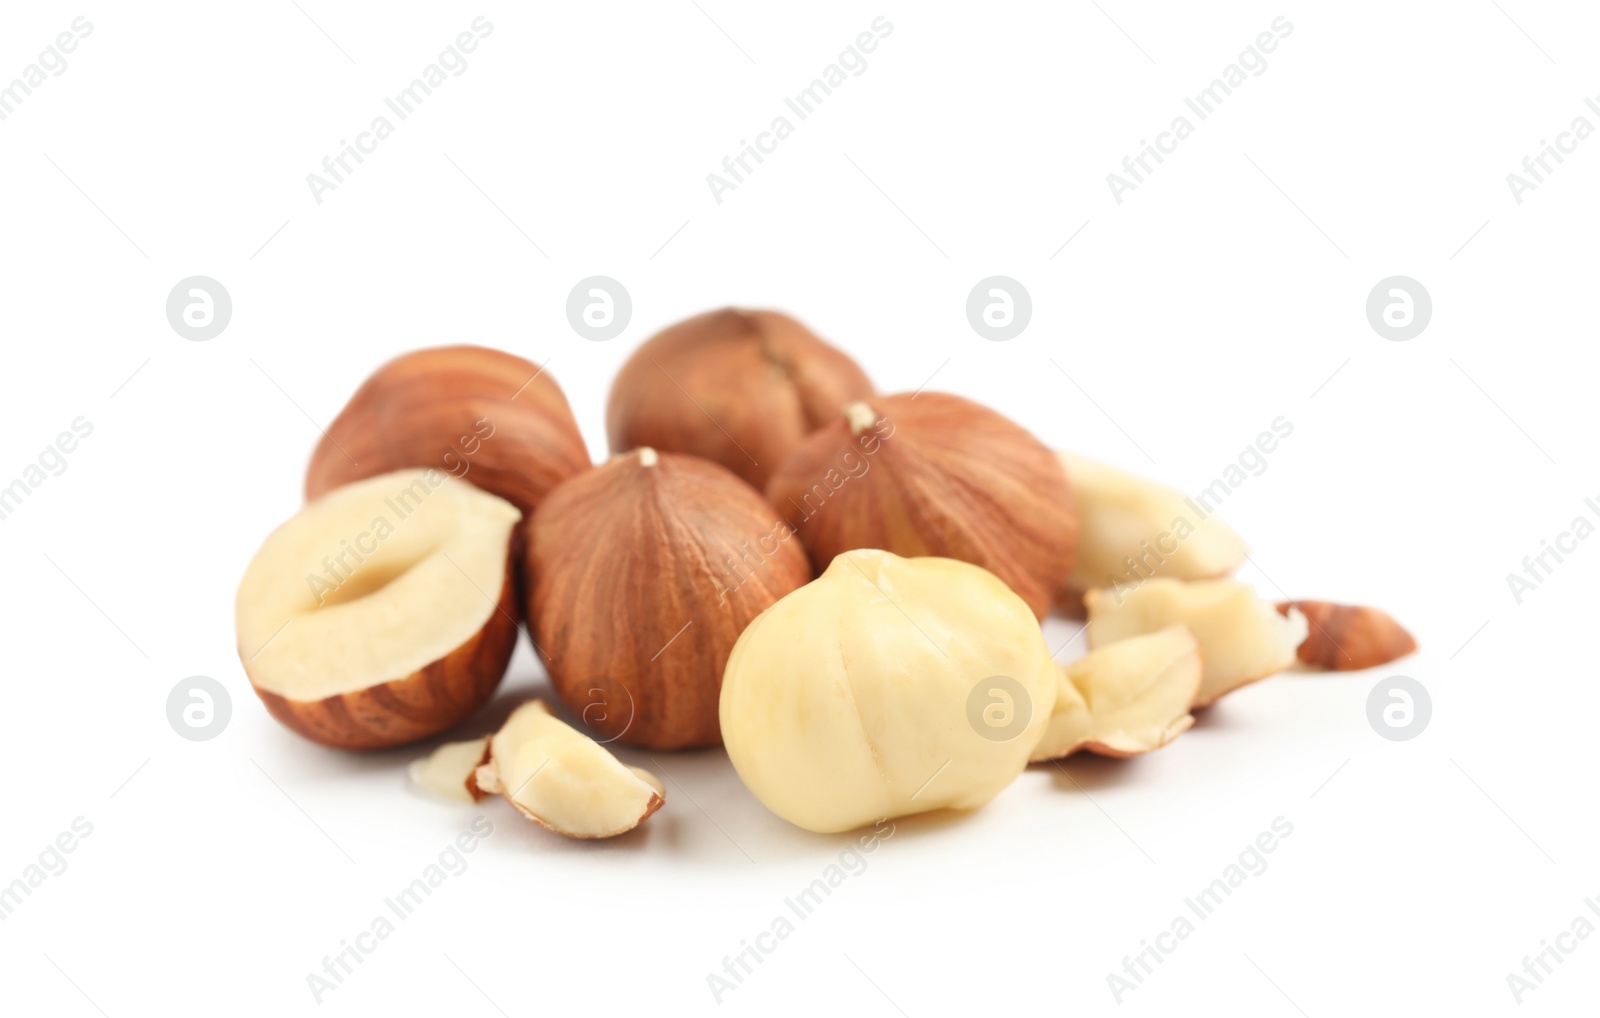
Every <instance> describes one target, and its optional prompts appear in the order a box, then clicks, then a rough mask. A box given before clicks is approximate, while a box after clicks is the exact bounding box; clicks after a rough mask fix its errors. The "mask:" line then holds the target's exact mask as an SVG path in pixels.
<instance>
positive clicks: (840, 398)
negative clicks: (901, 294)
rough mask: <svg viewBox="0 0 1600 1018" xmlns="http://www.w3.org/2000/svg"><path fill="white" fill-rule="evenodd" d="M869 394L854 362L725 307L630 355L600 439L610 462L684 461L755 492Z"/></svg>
mask: <svg viewBox="0 0 1600 1018" xmlns="http://www.w3.org/2000/svg"><path fill="white" fill-rule="evenodd" d="M870 395H872V383H871V382H870V381H869V380H868V379H867V376H866V375H865V374H864V373H863V372H862V370H861V368H860V367H858V366H857V365H856V362H855V361H853V360H851V359H850V358H849V357H848V356H846V355H845V354H844V353H843V352H842V351H840V350H837V349H835V348H834V347H832V346H829V345H828V344H827V343H824V342H823V341H822V340H820V339H818V338H817V337H816V336H815V335H814V334H813V333H812V332H811V330H809V329H807V328H806V327H805V326H804V325H801V324H800V323H799V322H797V321H795V320H794V319H793V318H790V317H789V316H788V315H784V314H779V313H778V312H776V311H740V310H737V309H734V308H724V309H723V310H720V311H710V312H707V313H705V314H702V315H696V316H695V317H693V318H690V319H688V320H687V321H683V322H679V323H678V324H676V325H673V326H671V327H669V328H667V329H665V330H663V331H662V332H659V333H657V334H656V335H655V336H653V337H651V338H650V339H649V340H647V341H646V342H645V343H644V344H643V345H642V346H640V347H639V349H638V350H636V351H634V353H633V356H632V357H630V358H628V362H627V363H626V364H624V365H623V366H622V370H621V371H619V372H618V373H617V377H616V381H614V382H612V384H611V399H610V401H609V402H608V403H607V406H606V433H607V435H608V436H609V437H610V440H611V451H612V452H613V453H620V452H626V451H628V450H629V449H636V448H638V447H640V446H650V447H652V448H655V449H659V450H661V451H663V452H681V453H690V454H692V455H695V456H699V457H701V458H703V459H708V460H711V461H712V462H714V463H720V464H722V465H723V466H724V467H727V468H728V469H729V470H731V471H733V472H734V473H736V474H738V475H739V476H740V477H742V478H744V479H745V480H746V481H748V482H749V483H750V484H752V485H754V486H756V487H757V488H761V487H764V486H765V485H766V483H767V478H768V477H770V476H771V474H772V472H773V471H774V470H776V469H777V467H778V465H779V464H781V463H782V462H783V461H784V459H786V458H787V457H788V455H789V453H790V452H791V451H792V450H793V449H794V446H795V444H796V443H798V442H799V441H800V439H802V438H804V437H805V436H806V435H807V434H809V433H810V432H811V431H813V430H815V429H816V428H817V427H819V426H820V425H822V424H824V423H826V422H828V421H830V420H832V419H833V416H834V414H836V413H838V411H839V408H840V407H841V406H844V405H845V404H846V403H848V402H850V401H851V400H857V399H865V398H866V397H868V396H870Z"/></svg>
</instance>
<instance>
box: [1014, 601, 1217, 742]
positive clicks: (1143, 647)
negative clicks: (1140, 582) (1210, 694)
mask: <svg viewBox="0 0 1600 1018" xmlns="http://www.w3.org/2000/svg"><path fill="white" fill-rule="evenodd" d="M1204 667H1205V661H1204V658H1203V657H1202V655H1201V653H1200V644H1199V642H1198V641H1197V640H1196V639H1195V638H1194V634H1193V633H1191V632H1189V630H1188V628H1187V627H1186V626H1182V625H1172V626H1168V627H1167V628H1165V629H1162V630H1159V631H1157V632H1154V633H1146V634H1145V635H1143V636H1133V637H1129V638H1128V639H1126V640H1119V641H1118V642H1116V643H1113V644H1110V645H1109V646H1105V647H1101V648H1100V649H1099V650H1095V651H1091V652H1089V653H1088V654H1086V655H1085V656H1083V657H1081V658H1079V659H1078V660H1076V661H1074V662H1072V663H1071V664H1067V665H1062V666H1060V668H1061V670H1060V674H1059V677H1058V681H1057V685H1056V707H1055V710H1054V711H1053V712H1052V713H1051V715H1050V724H1049V726H1048V727H1047V728H1046V729H1045V733H1044V737H1043V738H1041V739H1040V740H1039V745H1038V746H1037V747H1035V748H1034V751H1033V755H1032V756H1031V757H1029V760H1030V761H1031V762H1035V763H1037V762H1039V761H1041V760H1057V759H1060V758H1061V757H1064V756H1069V755H1071V754H1072V753H1075V752H1077V751H1078V750H1080V749H1083V750H1088V751H1089V752H1091V753H1098V754H1100V755H1101V756H1115V757H1128V756H1138V755H1139V754H1141V753H1148V752H1150V751H1151V750H1156V749H1160V748H1161V747H1162V746H1165V745H1166V744H1167V743H1169V742H1171V741H1172V740H1173V739H1175V738H1177V737H1178V736H1179V735H1180V734H1182V733H1183V732H1185V731H1187V730H1188V729H1189V726H1191V725H1193V724H1194V717H1193V715H1191V714H1190V713H1189V705H1190V703H1191V702H1193V700H1194V698H1195V694H1196V693H1198V692H1199V690H1200V680H1201V676H1202V674H1203V672H1204Z"/></svg>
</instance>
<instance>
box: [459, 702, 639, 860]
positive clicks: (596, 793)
mask: <svg viewBox="0 0 1600 1018" xmlns="http://www.w3.org/2000/svg"><path fill="white" fill-rule="evenodd" d="M476 780H477V783H478V787H479V788H481V789H482V790H483V791H485V792H497V793H499V794H501V795H503V796H505V798H506V801H507V802H509V803H511V805H512V806H514V807H516V809H517V812H519V813H521V814H522V815H523V816H525V817H527V818H528V819H529V820H532V821H533V822H535V823H537V824H539V825H540V826H541V827H544V828H545V829H547V830H551V831H554V832H555V833H557V834H565V835H566V836H567V837H569V838H611V837H615V836H616V835H618V834H623V833H626V832H627V831H631V830H633V829H634V828H635V827H637V826H639V824H640V823H642V822H643V821H644V819H645V818H646V817H648V816H649V815H650V814H652V813H654V812H655V811H656V810H658V809H660V808H661V804H662V803H663V802H664V801H666V790H665V788H664V786H663V785H662V784H661V782H660V781H659V780H657V779H655V778H654V776H653V775H649V774H646V773H645V772H643V771H641V770H639V769H638V768H636V767H629V766H627V765H626V764H624V763H622V761H620V760H618V759H617V758H616V757H614V756H612V755H611V753H610V751H608V750H607V749H606V748H605V747H604V746H602V745H600V744H599V743H598V742H595V741H594V740H593V739H591V738H589V737H588V736H587V735H584V734H583V733H582V732H579V731H578V730H577V729H575V728H572V727H571V726H570V725H567V724H565V723H564V722H562V721H561V720H560V719H559V718H557V717H556V716H555V715H553V714H551V713H550V708H549V707H547V706H546V705H545V703H544V701H543V700H529V701H528V702H527V703H525V704H523V705H522V706H521V707H518V708H517V709H516V710H515V711H514V712H513V713H512V715H511V717H509V718H507V719H506V723H505V724H504V725H503V726H502V727H501V729H500V730H499V731H498V732H496V733H495V734H494V735H493V736H492V737H491V738H490V739H489V757H488V760H486V761H485V762H484V763H483V765H482V766H480V767H479V768H478V769H477V771H476Z"/></svg>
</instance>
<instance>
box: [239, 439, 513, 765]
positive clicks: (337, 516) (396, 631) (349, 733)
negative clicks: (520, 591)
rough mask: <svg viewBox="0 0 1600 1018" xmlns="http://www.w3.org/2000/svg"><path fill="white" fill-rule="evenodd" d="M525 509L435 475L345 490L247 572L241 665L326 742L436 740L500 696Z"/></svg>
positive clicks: (295, 523) (359, 744) (303, 730)
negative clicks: (498, 688) (496, 691)
mask: <svg viewBox="0 0 1600 1018" xmlns="http://www.w3.org/2000/svg"><path fill="white" fill-rule="evenodd" d="M521 519H522V514H521V513H519V512H518V511H517V509H516V507H515V506H513V505H512V504H511V503H509V502H507V501H505V500H504V499H500V498H496V497H495V496H494V495H491V494H489V493H488V492H485V491H480V490H479V489H477V488H474V487H472V486H471V485H470V484H466V483H463V482H461V481H457V480H453V479H452V478H450V477H448V476H447V475H445V474H443V473H440V472H439V471H437V470H402V471H399V472H396V473H392V474H382V475H380V476H378V477H369V478H367V479H366V480H363V481H357V482H355V483H354V484H348V485H345V486H344V487H342V488H336V489H334V490H333V491H331V492H329V493H328V494H326V495H324V496H323V497H321V498H319V499H316V500H314V501H312V502H310V503H308V504H307V505H305V506H304V507H303V508H302V509H301V510H300V511H299V512H298V513H296V514H295V515H294V517H292V518H291V519H290V520H289V521H288V522H287V523H285V524H283V525H282V526H280V527H279V528H278V529H277V530H275V531H273V532H272V533H271V534H270V535H269V536H268V537H267V539H266V541H264V542H263V543H262V545H261V549H260V550H259V551H257V552H256V554H255V557H254V558H253V559H251V561H250V565H249V566H248V567H247V568H246V569H245V573H244V578H243V579H241V580H240V581H239V593H238V597H237V601H236V606H235V613H234V615H235V621H236V626H237V629H238V640H239V659H240V660H241V661H242V662H243V663H244V670H245V674H246V675H248V676H249V678H250V683H251V685H252V686H253V687H254V688H255V691H256V693H257V695H259V696H260V697H261V700H262V702H263V703H265V704H266V705H267V709H268V710H269V711H270V712H271V713H272V716H273V717H275V718H277V719H278V720H279V721H280V722H282V723H283V724H284V725H286V726H287V727H289V728H291V729H293V730H294V731H296V732H298V733H299V734H301V735H303V736H305V737H306V738H308V739H311V740H312V741H314V742H320V743H322V744H323V745H325V746H334V747H337V748H342V749H382V748H386V747H389V746H399V745H402V744H404V743H407V742H414V741H416V740H418V739H425V738H427V737H428V736H430V735H436V734H438V733H439V732H442V731H444V730H445V729H446V728H449V727H450V726H451V725H454V724H455V723H457V722H458V721H461V720H462V719H463V718H465V717H466V716H467V715H468V714H470V713H471V712H472V711H474V710H475V709H477V708H478V706H480V705H481V704H482V703H483V702H484V701H485V700H487V699H488V698H489V695H490V694H491V693H493V692H494V689H495V687H496V686H497V685H499V684H500V679H501V677H502V676H504V674H505V670H506V665H507V663H508V662H509V661H510V659H511V650H512V648H513V647H514V646H515V645H516V641H517V614H516V613H517V603H516V596H515V594H514V592H513V589H512V578H513V569H512V568H511V567H512V563H513V555H512V541H513V539H514V535H515V533H516V530H517V527H518V524H519V523H520V522H521Z"/></svg>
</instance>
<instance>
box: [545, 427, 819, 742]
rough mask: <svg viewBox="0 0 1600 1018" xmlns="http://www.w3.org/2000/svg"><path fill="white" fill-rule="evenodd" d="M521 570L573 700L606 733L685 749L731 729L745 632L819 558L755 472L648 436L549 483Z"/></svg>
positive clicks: (550, 654)
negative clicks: (726, 683)
mask: <svg viewBox="0 0 1600 1018" xmlns="http://www.w3.org/2000/svg"><path fill="white" fill-rule="evenodd" d="M523 576H524V589H525V590H527V592H528V604H527V616H526V617H527V619H528V626H529V629H530V630H531V632H532V633H533V636H534V639H535V642H536V643H537V644H538V647H539V650H540V653H541V654H542V655H543V656H544V661H545V665H546V667H548V668H549V670H550V677H551V680H552V682H553V684H554V685H555V689H556V692H557V694H559V695H560V697H561V699H562V700H563V701H564V702H565V703H566V704H567V706H568V708H570V709H571V710H572V711H573V713H575V714H578V715H579V716H581V717H582V718H583V720H584V721H585V722H587V723H588V724H589V725H590V726H591V727H592V728H594V729H596V730H597V731H599V732H600V733H601V734H602V735H603V736H605V737H607V738H611V739H621V740H622V741H623V742H629V743H633V744H635V745H641V746H648V747H650V748H652V749H682V748H686V747H691V746H709V745H715V744H717V743H719V742H720V741H721V732H720V729H719V728H718V724H717V699H718V696H719V694H720V691H721V688H722V672H723V668H724V667H725V666H726V665H727V663H728V655H729V654H730V653H731V652H732V650H733V645H734V643H735V641H737V640H738V638H739V634H740V633H742V632H743V631H744V628H745V626H747V625H748V624H749V623H750V620H752V619H754V618H755V617H756V616H757V615H759V614H761V612H762V611H764V610H766V608H767V607H768V606H769V605H771V604H772V603H773V602H775V601H777V600H778V599H779V598H781V597H783V596H784V595H785V594H787V593H789V592H790V591H792V590H794V589H796V588H797V587H800V586H801V585H803V584H805V583H807V582H808V581H810V579H811V567H810V565H809V563H808V562H807V561H806V555H805V551H804V550H803V549H802V548H801V547H800V542H799V541H798V540H796V539H794V533H793V530H792V528H790V527H789V526H788V524H786V523H784V522H783V521H782V520H781V519H779V518H778V515H777V513H775V512H773V510H772V507H771V506H769V505H768V504H767V503H766V502H765V501H764V500H763V499H762V497H761V495H760V494H759V493H758V492H756V491H755V490H754V489H753V488H751V487H750V486H749V485H747V484H745V483H744V482H743V481H741V480H739V478H737V477H735V476H734V475H733V474H731V473H729V472H728V471H726V470H724V469H723V468H722V467H719V466H717V465H716V464H715V463H711V462H708V461H706V460H702V459H696V458H695V457H693V456H683V455H678V454H674V453H657V452H656V451H655V450H654V449H651V448H648V447H646V448H642V449H638V450H635V451H633V452H631V453H626V454H623V455H620V456H615V457H612V459H611V460H610V461H609V462H607V463H605V464H603V465H601V466H599V467H596V468H595V469H593V470H590V471H587V472H586V473H583V474H580V475H579V476H577V477H574V478H573V479H572V480H570V481H567V482H566V483H565V484H563V485H561V486H560V487H559V488H557V489H556V490H555V491H553V492H551V493H550V495H549V497H548V498H546V499H545V502H544V504H543V505H542V506H541V507H540V509H539V511H538V512H537V513H535V514H534V517H533V520H532V522H531V523H530V525H529V529H528V541H527V550H526V556H525V559H524V573H523Z"/></svg>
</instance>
